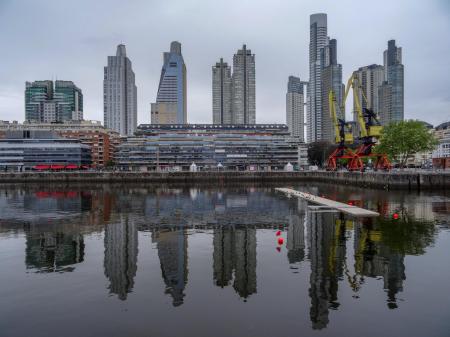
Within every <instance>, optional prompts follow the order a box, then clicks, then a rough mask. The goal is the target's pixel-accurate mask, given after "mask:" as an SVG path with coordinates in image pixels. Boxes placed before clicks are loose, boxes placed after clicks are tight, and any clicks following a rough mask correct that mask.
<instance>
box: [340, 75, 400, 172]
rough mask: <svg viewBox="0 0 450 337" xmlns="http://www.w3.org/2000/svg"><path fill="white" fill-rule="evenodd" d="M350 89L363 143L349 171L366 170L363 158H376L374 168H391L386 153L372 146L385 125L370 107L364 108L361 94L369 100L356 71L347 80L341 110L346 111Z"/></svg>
mask: <svg viewBox="0 0 450 337" xmlns="http://www.w3.org/2000/svg"><path fill="white" fill-rule="evenodd" d="M350 89H352V91H353V102H354V106H355V109H356V116H357V122H358V124H359V129H360V137H359V140H360V141H361V145H360V146H359V147H358V149H357V150H356V152H354V157H353V158H352V159H351V160H350V161H349V162H348V165H347V169H348V170H349V171H364V162H363V159H371V158H374V159H375V165H374V169H375V170H377V169H383V170H389V169H390V168H391V164H390V162H389V159H388V158H387V156H386V154H383V153H373V152H372V148H373V147H374V146H375V144H376V143H377V141H378V139H379V138H380V136H381V131H382V130H383V127H382V126H381V124H380V122H379V120H378V117H377V115H376V113H375V112H374V111H373V110H371V109H368V108H362V105H361V101H360V96H361V97H362V99H364V101H365V103H366V105H368V104H367V103H368V100H367V97H366V95H365V94H364V91H363V90H362V88H361V85H360V84H359V79H358V77H357V76H356V73H353V74H352V75H351V76H350V78H349V79H348V81H347V86H346V87H345V93H344V97H343V99H342V105H341V111H343V112H344V113H345V102H346V100H347V97H348V94H349V92H350Z"/></svg>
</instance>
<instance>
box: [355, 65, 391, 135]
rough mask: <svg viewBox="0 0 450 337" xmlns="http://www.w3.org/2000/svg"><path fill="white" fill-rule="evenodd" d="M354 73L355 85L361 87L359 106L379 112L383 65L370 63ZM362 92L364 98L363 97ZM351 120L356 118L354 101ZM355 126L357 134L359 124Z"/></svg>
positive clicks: (356, 133)
mask: <svg viewBox="0 0 450 337" xmlns="http://www.w3.org/2000/svg"><path fill="white" fill-rule="evenodd" d="M354 75H355V77H356V80H357V85H358V86H359V87H360V89H361V90H360V91H359V102H360V104H361V107H362V108H363V109H364V108H367V109H370V110H372V111H373V112H375V113H376V114H379V112H380V107H379V104H380V99H379V88H380V86H381V85H382V84H383V81H384V67H383V66H381V65H378V64H371V65H369V66H365V67H361V68H358V70H356V71H355V72H354ZM363 94H364V96H365V98H364V97H363ZM353 120H354V121H357V120H358V117H357V110H356V102H355V101H354V102H353ZM355 127H356V129H355V130H354V135H355V136H358V135H359V133H360V130H359V129H360V127H359V124H358V123H356V125H355Z"/></svg>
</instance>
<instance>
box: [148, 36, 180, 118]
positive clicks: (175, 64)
mask: <svg viewBox="0 0 450 337" xmlns="http://www.w3.org/2000/svg"><path fill="white" fill-rule="evenodd" d="M151 121H152V123H153V124H186V123H187V101H186V65H185V64H184V60H183V55H182V54H181V43H179V42H177V41H173V42H172V43H171V44H170V52H165V53H164V64H163V67H162V69H161V78H160V80H159V87H158V94H157V96H156V103H152V104H151Z"/></svg>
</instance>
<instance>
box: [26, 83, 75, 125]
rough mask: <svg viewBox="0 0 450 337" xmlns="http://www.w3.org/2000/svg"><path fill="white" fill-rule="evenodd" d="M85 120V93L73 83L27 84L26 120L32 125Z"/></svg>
mask: <svg viewBox="0 0 450 337" xmlns="http://www.w3.org/2000/svg"><path fill="white" fill-rule="evenodd" d="M82 119H83V93H82V92H81V89H80V88H78V87H77V86H76V85H75V84H74V83H73V82H72V81H58V80H57V81H55V85H54V86H53V81H48V80H47V81H35V82H26V83H25V120H26V121H28V122H32V123H53V122H66V121H70V120H82Z"/></svg>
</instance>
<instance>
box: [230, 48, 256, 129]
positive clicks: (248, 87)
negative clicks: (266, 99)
mask: <svg viewBox="0 0 450 337" xmlns="http://www.w3.org/2000/svg"><path fill="white" fill-rule="evenodd" d="M232 102H233V103H232V113H233V118H232V123H233V124H255V123H256V82H255V55H254V54H252V52H251V50H250V49H247V46H246V45H245V44H244V45H243V46H242V49H239V50H238V51H237V53H236V54H234V56H233V76H232Z"/></svg>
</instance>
